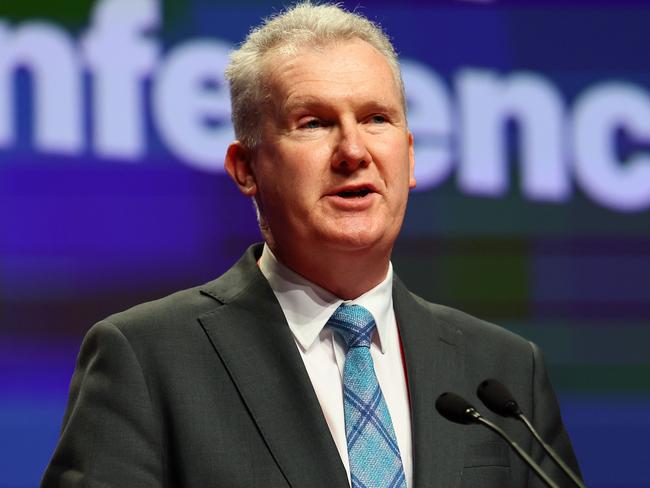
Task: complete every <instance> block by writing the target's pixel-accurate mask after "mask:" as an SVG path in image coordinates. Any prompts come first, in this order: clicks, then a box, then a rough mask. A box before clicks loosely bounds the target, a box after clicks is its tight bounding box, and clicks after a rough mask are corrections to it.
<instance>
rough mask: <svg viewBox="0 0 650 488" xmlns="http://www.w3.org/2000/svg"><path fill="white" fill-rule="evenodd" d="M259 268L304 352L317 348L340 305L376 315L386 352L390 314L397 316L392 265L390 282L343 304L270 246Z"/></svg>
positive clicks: (266, 248) (381, 342) (388, 280)
mask: <svg viewBox="0 0 650 488" xmlns="http://www.w3.org/2000/svg"><path fill="white" fill-rule="evenodd" d="M259 267H260V271H261V272H262V274H263V275H264V277H265V278H266V279H267V281H268V282H269V285H270V286H271V289H272V290H273V293H274V294H275V296H276V298H277V299H278V301H279V302H280V307H282V311H283V312H284V316H285V317H286V319H287V322H288V323H289V328H290V329H291V332H292V333H293V335H294V337H295V339H296V341H297V342H298V344H299V345H300V347H302V348H303V350H307V349H309V348H310V347H311V346H312V345H313V344H314V342H315V341H316V338H317V337H318V336H319V334H320V333H321V331H322V330H323V327H325V325H326V324H327V321H328V320H329V318H330V317H331V316H332V314H333V313H334V312H335V311H336V309H337V308H338V307H339V305H341V304H342V303H346V304H356V305H361V306H363V307H365V308H366V309H367V310H368V311H369V312H370V313H371V314H372V316H373V317H374V318H375V322H376V324H377V334H376V335H375V337H376V338H377V340H378V345H379V347H380V349H381V352H382V353H383V352H384V346H383V345H382V344H385V338H386V337H387V334H388V330H387V328H388V327H389V323H390V322H389V318H390V314H392V313H393V266H392V264H391V263H390V262H389V263H388V272H387V273H386V278H384V280H383V281H382V282H381V283H379V284H378V285H377V286H375V287H374V288H373V289H371V290H369V291H367V292H366V293H364V294H363V295H361V296H360V297H358V298H356V299H354V300H342V299H340V298H338V297H337V296H336V295H334V294H332V293H330V292H329V291H327V290H325V289H324V288H322V287H320V286H318V285H316V284H315V283H312V282H311V281H309V280H307V279H305V278H304V277H302V276H300V275H299V274H298V273H296V272H294V271H293V270H291V269H289V268H288V267H287V266H285V265H284V264H282V263H281V262H280V261H278V260H277V258H276V257H275V256H274V254H273V252H272V251H271V250H270V249H269V247H268V246H267V245H266V244H264V250H263V251H262V256H261V257H260V260H259ZM382 339H383V340H382Z"/></svg>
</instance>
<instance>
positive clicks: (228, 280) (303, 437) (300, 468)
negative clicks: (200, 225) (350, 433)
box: [200, 250, 348, 488]
mask: <svg viewBox="0 0 650 488" xmlns="http://www.w3.org/2000/svg"><path fill="white" fill-rule="evenodd" d="M203 293H205V294H207V295H210V296H212V297H214V298H216V299H217V300H219V301H221V302H222V303H223V305H221V306H220V307H218V308H217V309H216V310H214V311H213V312H210V313H208V314H206V315H203V316H202V317H201V318H200V322H201V324H202V325H203V327H204V329H205V331H206V333H207V335H208V337H209V339H210V341H211V342H212V344H213V346H214V348H215V350H216V352H217V354H218V355H219V356H220V358H221V360H222V362H223V364H224V365H225V367H226V369H227V370H228V373H229V374H230V376H231V378H232V380H233V382H234V383H235V384H236V386H237V389H238V390H239V392H240V394H241V396H242V398H243V400H244V402H245V404H246V407H247V408H248V410H249V412H250V414H251V417H252V418H253V420H254V421H255V422H256V424H257V426H258V428H259V431H260V433H261V434H262V436H263V438H264V441H265V442H266V444H267V446H268V448H269V450H270V451H271V454H272V456H273V457H274V459H275V460H276V462H277V463H278V466H279V467H280V469H281V471H282V472H283V474H284V476H285V478H286V479H287V481H288V483H289V485H291V486H293V487H302V486H309V487H314V488H316V487H323V488H332V487H342V488H343V487H348V481H347V475H346V473H345V469H344V467H343V464H342V462H341V458H340V456H339V454H338V451H337V449H336V445H335V444H334V441H333V439H332V437H331V434H330V431H329V428H328V426H327V423H326V421H325V418H324V416H323V413H322V411H321V409H320V405H319V403H318V399H317V397H316V394H315V393H314V390H313V387H312V385H311V382H310V380H309V376H308V374H307V371H306V370H305V367H304V364H303V361H302V358H301V357H300V354H299V352H298V350H297V348H296V344H295V341H294V339H293V336H292V334H291V331H290V329H289V326H288V325H287V323H286V320H285V318H284V315H283V313H282V309H281V308H280V306H279V304H278V303H277V301H276V298H275V295H274V294H273V292H272V290H271V288H270V287H269V286H268V284H267V282H266V280H265V279H264V277H263V276H262V275H261V273H260V272H259V270H258V269H257V266H256V265H255V256H254V255H253V252H252V251H251V250H249V252H248V253H247V256H245V257H244V258H242V260H241V261H240V262H239V263H238V264H237V265H236V266H235V267H234V268H233V269H231V270H230V271H229V272H228V273H227V274H226V275H224V277H222V278H221V279H219V280H217V281H216V282H213V284H212V285H211V286H209V287H208V288H206V289H204V290H203Z"/></svg>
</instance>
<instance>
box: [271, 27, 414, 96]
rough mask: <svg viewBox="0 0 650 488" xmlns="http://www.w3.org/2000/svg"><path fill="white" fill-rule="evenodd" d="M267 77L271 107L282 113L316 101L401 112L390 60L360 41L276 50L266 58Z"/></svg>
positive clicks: (335, 42) (352, 40)
mask: <svg viewBox="0 0 650 488" xmlns="http://www.w3.org/2000/svg"><path fill="white" fill-rule="evenodd" d="M263 76H264V79H265V85H266V86H267V90H268V94H269V96H270V98H271V102H272V105H273V106H275V107H276V108H279V109H286V108H288V107H292V106H293V105H296V104H298V105H300V104H306V103H310V102H311V101H314V100H329V101H332V102H338V101H340V102H345V101H347V102H354V101H364V102H368V101H369V100H371V101H375V102H378V103H382V104H384V105H391V104H397V105H399V106H400V107H401V106H402V99H401V95H400V89H399V87H398V83H397V80H396V79H395V73H394V72H393V70H392V69H391V67H390V65H389V64H388V61H387V60H386V57H385V56H384V55H383V54H381V53H380V52H379V51H378V50H377V49H375V48H374V47H373V46H371V45H370V44H368V43H367V42H365V41H363V40H360V39H351V40H343V41H333V42H329V43H326V44H324V45H318V46H314V47H299V48H290V49H283V48H280V49H276V50H274V51H272V52H270V53H268V54H267V55H266V56H265V59H264V65H263Z"/></svg>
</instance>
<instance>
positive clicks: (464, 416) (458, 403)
mask: <svg viewBox="0 0 650 488" xmlns="http://www.w3.org/2000/svg"><path fill="white" fill-rule="evenodd" d="M436 410H438V413H440V415H442V416H443V417H444V418H446V419H447V420H449V421H451V422H455V423H457V424H480V425H483V426H485V427H487V428H488V429H490V430H491V431H493V432H495V433H496V434H497V435H499V436H500V437H501V438H502V439H503V440H504V441H506V442H507V443H508V445H509V446H510V447H511V448H512V449H513V450H514V451H515V453H516V454H517V455H518V456H519V457H520V458H521V460H522V461H523V462H525V463H526V464H527V465H528V466H529V467H530V468H531V469H532V470H533V471H534V472H535V474H536V475H537V476H538V477H539V478H540V479H541V480H542V481H543V482H544V483H545V484H546V486H548V487H550V488H559V486H558V485H557V484H555V483H554V482H553V480H551V478H549V477H548V475H547V474H546V473H545V472H544V471H543V470H542V468H541V467H540V466H539V464H537V463H536V462H535V461H534V460H533V458H531V457H530V456H529V455H528V454H527V453H526V451H524V450H523V449H522V448H521V447H519V444H517V443H516V442H515V441H513V440H512V439H511V438H510V436H508V434H506V433H505V432H504V431H503V429H501V427H499V426H498V425H496V424H494V423H492V422H490V421H489V420H488V419H486V418H485V417H483V416H482V415H481V414H480V413H479V412H478V411H477V410H476V409H475V408H474V407H473V406H472V405H471V404H470V403H469V402H468V401H467V400H465V399H464V398H463V397H461V396H459V395H457V394H456V393H443V394H442V395H440V396H439V397H438V400H436Z"/></svg>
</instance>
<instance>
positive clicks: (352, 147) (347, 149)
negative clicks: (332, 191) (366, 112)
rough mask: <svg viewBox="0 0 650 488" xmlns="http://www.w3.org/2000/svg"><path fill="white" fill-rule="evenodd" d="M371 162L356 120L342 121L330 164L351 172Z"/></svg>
mask: <svg viewBox="0 0 650 488" xmlns="http://www.w3.org/2000/svg"><path fill="white" fill-rule="evenodd" d="M371 162H372V156H371V155H370V153H369V152H368V148H367V146H366V141H365V140H364V137H363V134H362V132H361V130H360V128H359V125H358V123H357V122H356V120H355V121H351V122H347V123H342V124H341V126H340V128H339V131H338V138H337V141H336V147H335V149H334V153H333V155H332V166H333V167H334V168H335V169H337V170H340V171H347V172H353V171H356V170H357V169H358V168H359V167H366V166H368V165H369V164H370V163H371Z"/></svg>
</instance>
